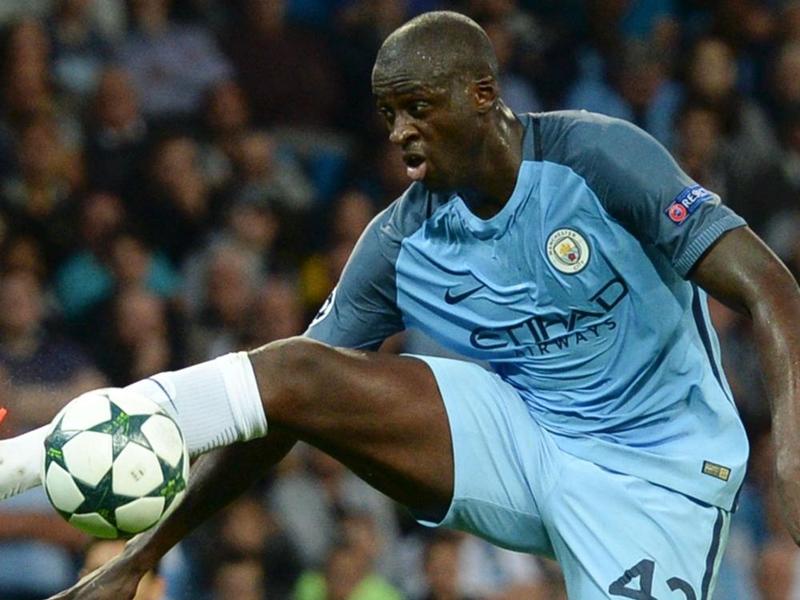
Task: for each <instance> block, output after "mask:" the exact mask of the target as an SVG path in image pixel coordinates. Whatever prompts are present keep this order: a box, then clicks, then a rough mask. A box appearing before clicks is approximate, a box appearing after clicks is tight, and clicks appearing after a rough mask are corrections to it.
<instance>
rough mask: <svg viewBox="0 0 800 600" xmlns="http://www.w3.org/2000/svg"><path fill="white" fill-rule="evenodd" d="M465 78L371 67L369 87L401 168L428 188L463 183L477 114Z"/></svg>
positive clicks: (475, 143) (473, 143) (441, 188)
mask: <svg viewBox="0 0 800 600" xmlns="http://www.w3.org/2000/svg"><path fill="white" fill-rule="evenodd" d="M470 88H471V85H470V83H469V82H467V81H460V80H458V79H452V80H451V81H449V82H445V81H443V78H441V77H440V78H432V77H428V78H425V77H421V76H419V75H417V74H415V73H414V72H413V70H412V69H410V68H408V67H404V66H398V67H392V68H391V69H388V68H381V67H376V68H375V71H374V72H373V77H372V89H373V93H374V95H375V98H376V101H377V106H378V111H379V112H380V113H381V115H382V116H383V118H384V120H385V122H386V125H387V127H388V129H389V140H390V141H391V142H392V143H393V144H396V145H397V146H399V147H400V148H401V150H402V151H403V162H404V163H405V165H406V174H407V175H408V177H409V178H410V179H411V180H413V181H421V182H424V183H425V185H426V186H427V187H428V188H429V189H431V190H433V191H453V190H455V189H457V188H459V187H462V186H468V185H469V174H470V173H472V172H474V169H473V168H472V165H473V164H474V161H475V160H476V155H477V151H476V150H475V149H476V148H477V146H478V141H477V140H479V139H480V137H481V132H480V129H479V128H480V119H479V115H478V113H477V111H476V110H475V106H474V103H473V102H472V101H471V97H470Z"/></svg>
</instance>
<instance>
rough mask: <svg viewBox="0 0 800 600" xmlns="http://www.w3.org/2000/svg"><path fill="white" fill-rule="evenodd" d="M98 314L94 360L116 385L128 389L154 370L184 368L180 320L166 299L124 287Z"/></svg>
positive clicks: (135, 288) (137, 288)
mask: <svg viewBox="0 0 800 600" xmlns="http://www.w3.org/2000/svg"><path fill="white" fill-rule="evenodd" d="M97 312H98V313H99V317H98V319H97V321H98V323H99V326H98V327H96V328H95V331H99V332H100V333H99V334H95V335H96V339H95V343H94V350H95V357H96V360H97V363H98V365H100V367H101V368H102V369H103V371H104V373H106V375H107V377H108V379H109V381H111V383H112V384H113V385H116V386H122V385H125V384H126V382H127V381H130V379H131V377H139V376H144V374H145V373H151V372H152V369H153V368H154V367H155V368H159V369H167V370H171V369H175V368H177V367H178V366H179V365H181V364H183V362H184V360H185V358H184V356H183V354H182V353H181V350H182V342H183V337H182V333H181V328H180V327H179V326H178V324H177V323H176V321H178V318H177V317H176V316H175V315H174V314H173V313H172V312H171V310H170V306H169V305H168V304H167V302H166V301H165V300H164V299H163V298H160V297H158V296H157V295H155V294H153V293H151V292H148V291H147V290H146V289H144V288H142V287H139V286H132V287H123V288H120V289H119V290H118V291H117V292H116V293H115V294H114V296H113V297H112V298H110V299H109V301H108V303H106V304H105V305H104V306H102V307H98V311H97Z"/></svg>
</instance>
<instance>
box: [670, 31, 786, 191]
mask: <svg viewBox="0 0 800 600" xmlns="http://www.w3.org/2000/svg"><path fill="white" fill-rule="evenodd" d="M737 82H738V67H737V63H736V56H735V54H734V50H733V48H732V47H731V46H730V45H728V44H727V43H726V42H724V41H723V40H721V39H719V38H715V37H703V38H701V39H699V40H697V41H696V42H695V44H694V46H693V48H692V51H691V55H690V57H689V61H688V65H687V74H686V90H685V98H686V99H687V100H688V101H690V102H695V103H705V104H706V105H707V106H708V107H709V108H711V109H712V110H714V111H715V112H716V113H717V114H718V116H719V119H720V124H721V127H722V136H723V139H724V140H725V153H726V155H727V160H728V161H729V163H730V165H731V173H732V174H735V175H736V185H739V184H741V183H742V182H744V181H746V180H747V179H748V178H749V177H752V176H753V174H754V172H755V171H756V170H758V169H759V168H761V167H763V166H764V165H765V164H767V163H768V162H769V161H770V160H771V159H772V156H773V155H774V153H775V151H776V149H777V146H776V142H775V138H774V136H773V135H772V129H771V128H770V126H769V122H768V121H767V117H766V114H765V113H764V111H763V109H761V108H760V107H759V105H758V104H757V103H756V102H755V101H753V100H752V99H750V98H748V97H747V96H744V95H743V94H741V93H740V92H739V91H738V89H737Z"/></svg>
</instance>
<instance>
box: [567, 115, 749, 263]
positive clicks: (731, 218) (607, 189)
mask: <svg viewBox="0 0 800 600" xmlns="http://www.w3.org/2000/svg"><path fill="white" fill-rule="evenodd" d="M577 138H578V143H580V146H581V147H583V148H585V150H584V151H583V154H584V155H585V156H586V157H587V159H586V160H585V161H584V166H583V170H584V171H585V173H586V178H587V180H588V181H589V184H590V185H591V187H592V189H594V191H595V193H596V194H597V195H598V198H599V200H600V202H601V203H602V204H603V206H604V208H605V209H606V211H607V212H608V213H609V214H610V215H611V216H612V217H614V218H615V219H617V220H618V221H619V222H620V223H621V224H622V225H623V226H624V227H625V228H626V229H627V230H628V231H630V232H631V233H632V234H633V235H634V236H635V237H636V238H637V239H639V240H640V241H641V242H642V244H644V245H648V246H654V247H655V248H657V249H658V250H659V251H660V252H661V253H662V254H663V255H664V256H666V258H667V259H668V260H669V261H670V262H671V264H672V265H673V267H674V268H675V270H676V271H677V272H678V273H679V274H680V275H681V276H682V277H687V276H688V274H689V272H690V271H691V269H692V267H693V266H694V264H695V263H696V262H697V260H698V259H699V258H700V257H701V256H702V255H703V254H705V252H706V251H707V250H708V249H709V248H710V247H711V246H712V245H713V244H714V242H715V241H716V240H717V239H718V238H719V237H720V236H721V235H722V234H724V233H725V232H726V231H729V230H731V229H734V228H737V227H742V226H743V225H745V222H744V220H743V219H741V218H740V217H739V216H738V215H736V214H735V213H734V212H733V211H731V210H730V209H729V208H728V207H726V206H724V205H722V204H721V202H720V198H719V196H718V195H717V194H715V193H713V192H711V191H709V190H707V189H705V188H703V187H702V186H700V185H698V184H697V183H696V182H695V181H693V180H692V179H691V178H690V177H689V176H688V175H687V174H686V173H684V172H683V170H682V169H681V168H680V166H678V164H677V163H676V162H675V159H673V158H672V156H671V155H670V154H669V152H667V150H666V149H665V148H664V147H663V146H662V145H661V144H660V143H659V142H658V141H656V140H655V138H653V137H652V136H650V135H649V134H647V133H646V132H644V131H642V130H641V129H639V128H638V127H636V126H634V125H632V124H630V123H627V122H625V121H621V120H618V119H609V118H599V117H598V118H595V119H593V120H592V121H590V122H588V123H585V124H584V125H583V126H582V127H581V128H580V132H579V133H578V134H577Z"/></svg>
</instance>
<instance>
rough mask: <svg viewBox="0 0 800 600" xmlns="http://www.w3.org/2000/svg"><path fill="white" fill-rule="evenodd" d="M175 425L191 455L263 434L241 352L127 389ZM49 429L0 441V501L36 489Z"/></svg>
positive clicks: (254, 390) (248, 366) (253, 383)
mask: <svg viewBox="0 0 800 600" xmlns="http://www.w3.org/2000/svg"><path fill="white" fill-rule="evenodd" d="M126 389H129V390H133V391H135V392H138V393H140V394H143V395H145V396H147V397H148V398H150V399H151V400H153V401H155V402H156V403H157V404H159V405H160V406H161V407H162V408H164V410H166V412H167V413H168V414H169V415H170V416H171V417H172V418H173V419H175V420H176V421H177V423H178V426H179V427H180V428H181V431H182V432H183V436H184V439H185V440H186V445H187V446H188V448H189V454H190V455H191V456H197V455H198V454H202V453H204V452H208V451H209V450H212V449H214V448H218V447H220V446H227V445H229V444H232V443H234V442H243V441H247V440H250V439H253V438H256V437H263V436H265V435H266V434H267V418H266V415H265V414H264V408H263V406H262V404H261V395H260V394H259V392H258V384H257V382H256V378H255V373H253V366H252V364H251V363H250V359H249V358H248V356H247V353H246V352H237V353H233V354H227V355H225V356H221V357H219V358H216V359H214V360H210V361H208V362H204V363H200V364H198V365H194V366H192V367H188V368H186V369H181V370H179V371H169V372H166V373H159V374H158V375H154V376H153V377H149V378H148V379H143V380H141V381H137V382H136V383H133V384H131V385H129V386H128V387H127V388H126ZM48 429H49V426H45V427H40V428H38V429H34V430H33V431H29V432H28V433H24V434H22V435H19V436H17V437H14V438H11V439H7V440H0V500H2V499H4V498H9V497H11V496H14V495H16V494H19V493H21V492H24V491H25V490H27V489H30V488H32V487H35V486H37V485H41V475H40V471H41V467H42V459H43V453H44V439H45V437H46V436H47V431H48Z"/></svg>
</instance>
